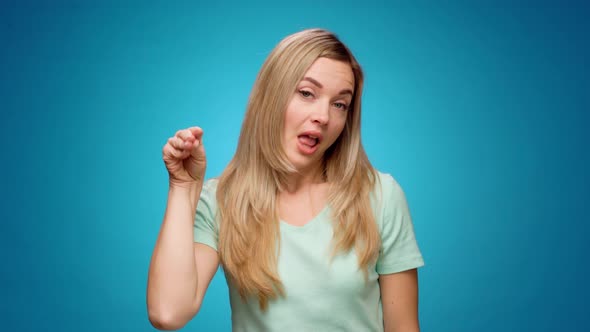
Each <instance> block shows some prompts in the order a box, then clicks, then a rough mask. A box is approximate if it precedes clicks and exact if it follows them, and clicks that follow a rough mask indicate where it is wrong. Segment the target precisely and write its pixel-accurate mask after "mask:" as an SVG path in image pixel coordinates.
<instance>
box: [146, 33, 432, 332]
mask: <svg viewBox="0 0 590 332" xmlns="http://www.w3.org/2000/svg"><path fill="white" fill-rule="evenodd" d="M362 87H363V74H362V71H361V67H360V66H359V64H358V63H357V61H356V59H355V58H354V56H353V55H352V53H351V52H350V51H349V49H348V48H347V47H346V46H345V45H344V44H343V43H342V42H340V40H339V39H338V38H337V37H336V36H335V35H334V34H332V33H330V32H328V31H325V30H320V29H311V30H304V31H301V32H298V33H295V34H293V35H290V36H288V37H286V38H285V39H283V40H282V41H281V42H280V43H279V44H278V45H277V46H276V47H275V49H274V50H273V51H272V52H271V54H270V55H269V56H268V58H267V59H266V61H265V63H264V64H263V66H262V68H261V70H260V73H259V75H258V78H257V80H256V82H255V84H254V88H253V90H252V93H251V96H250V100H249V103H248V107H247V112H246V116H245V119H244V122H243V126H242V131H241V134H240V139H239V143H238V147H237V151H236V153H235V156H234V158H233V159H232V161H231V162H230V163H229V165H228V166H227V168H226V169H225V170H224V172H223V174H221V176H220V177H219V178H218V179H210V180H207V181H206V180H205V179H204V174H205V167H206V158H205V149H204V144H203V139H202V138H203V130H202V129H201V128H198V127H192V128H188V129H184V130H180V131H178V132H177V133H176V134H175V135H174V136H173V137H171V138H170V139H169V140H168V142H167V143H166V145H165V146H164V148H163V159H164V162H165V164H166V167H167V169H168V172H169V180H170V186H169V192H168V203H167V207H166V213H165V216H164V221H163V223H162V226H161V231H160V234H159V237H158V240H157V243H156V246H155V249H154V252H153V257H152V261H151V265H150V270H149V278H148V289H147V304H148V313H149V319H150V321H151V322H152V324H153V325H154V326H155V327H156V328H158V329H164V330H167V329H178V328H181V327H182V326H184V325H185V324H186V323H187V322H188V321H189V320H190V319H191V318H192V317H194V316H195V315H196V314H197V313H198V311H199V308H200V307H201V303H202V301H203V297H204V295H205V292H206V290H207V287H208V285H209V282H210V281H211V279H212V277H213V275H214V274H215V272H216V271H217V268H218V266H219V265H220V264H221V266H222V267H223V270H224V272H225V275H226V279H227V282H228V287H229V291H230V302H231V308H232V326H233V330H234V331H383V330H385V331H419V323H418V281H417V272H416V268H418V267H420V266H422V265H423V264H424V263H423V259H422V256H421V253H420V250H419V248H418V245H417V243H416V239H415V236H414V229H413V225H412V221H411V218H410V214H409V211H408V206H407V203H406V199H405V196H404V193H403V191H402V189H401V188H400V186H399V185H398V184H397V183H396V181H395V180H394V179H393V178H392V177H391V176H390V175H387V174H384V173H380V172H378V171H376V170H375V169H374V168H373V167H372V166H371V164H370V162H369V160H368V159H367V156H366V154H365V152H364V149H363V147H362V145H361V136H360V121H361V93H362Z"/></svg>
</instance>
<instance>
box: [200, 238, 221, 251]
mask: <svg viewBox="0 0 590 332" xmlns="http://www.w3.org/2000/svg"><path fill="white" fill-rule="evenodd" d="M195 242H196V243H202V244H204V245H206V246H209V247H211V248H213V250H215V251H217V243H216V241H215V239H213V237H211V236H209V235H206V234H201V235H195Z"/></svg>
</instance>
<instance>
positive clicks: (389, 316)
mask: <svg viewBox="0 0 590 332" xmlns="http://www.w3.org/2000/svg"><path fill="white" fill-rule="evenodd" d="M353 88H354V75H353V72H352V70H351V68H350V66H349V65H348V64H347V63H344V62H339V61H335V60H331V59H326V58H320V59H318V60H316V61H315V62H314V63H313V64H312V66H311V67H310V68H309V70H308V71H307V72H306V74H305V78H304V79H303V80H302V81H301V82H300V84H299V85H298V86H297V89H296V91H294V94H293V97H292V99H291V101H290V102H289V105H288V107H287V110H286V113H285V123H284V133H283V148H284V149H285V152H286V154H287V157H288V158H289V160H290V161H291V163H292V164H293V165H294V166H295V167H296V168H297V170H298V172H297V173H295V174H293V175H292V176H291V177H290V178H289V179H288V183H287V190H285V191H283V192H281V193H280V194H279V214H280V217H281V219H282V220H284V221H286V222H289V223H291V224H293V225H297V226H301V225H304V224H305V223H306V222H307V221H309V220H311V219H312V218H313V216H315V215H316V214H317V213H319V211H320V210H321V209H322V208H323V206H324V205H325V204H326V202H327V195H328V184H327V183H325V182H324V181H323V179H322V176H321V160H322V157H323V155H324V152H325V151H326V150H327V149H328V148H329V147H330V146H331V145H332V144H333V143H334V142H335V141H336V139H337V138H338V136H339V135H340V133H341V132H342V130H343V128H344V124H345V122H346V118H347V116H346V114H347V112H348V110H347V108H348V105H350V102H351V98H352V93H353V92H354V91H352V89H353ZM310 130H312V131H316V132H319V133H321V135H322V140H321V141H320V143H319V146H318V149H317V150H316V151H315V152H314V153H313V154H311V155H308V154H304V153H301V152H300V151H299V149H298V147H297V144H298V137H297V136H299V135H300V134H301V133H303V132H306V131H310ZM162 156H163V160H164V163H165V165H166V168H167V170H168V173H169V192H168V202H167V206H166V213H165V215H164V220H163V222H162V226H161V228H160V233H159V235H158V240H157V242H156V245H155V248H154V252H153V255H152V260H151V263H150V268H149V273H148V287H147V307H148V317H149V320H150V322H151V323H152V325H153V326H154V327H156V328H158V329H160V330H177V329H180V328H182V327H183V326H184V325H186V323H188V321H190V320H191V319H192V318H193V317H194V316H195V315H196V314H197V313H198V311H199V309H200V307H201V304H202V302H203V298H204V296H205V292H206V290H207V288H208V286H209V283H210V282H211V280H212V278H213V276H214V275H215V272H216V271H217V269H218V267H219V263H220V260H219V256H218V254H217V252H216V251H215V250H213V249H212V248H210V247H208V246H206V245H203V244H200V243H194V239H193V218H194V212H195V210H196V206H197V202H198V200H199V196H200V194H201V188H202V186H203V183H204V175H205V169H206V157H205V149H204V144H203V130H202V129H201V128H199V127H191V128H187V129H184V130H180V131H178V132H177V133H176V134H175V135H174V136H173V137H171V138H170V139H168V141H167V143H166V144H165V146H164V148H163V149H162ZM379 283H380V287H381V297H382V302H383V320H384V327H385V331H388V332H389V331H408V332H409V331H419V326H418V282H417V273H416V270H415V269H414V270H409V271H405V272H400V273H395V274H388V275H381V276H380V277H379Z"/></svg>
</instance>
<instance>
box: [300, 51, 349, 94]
mask: <svg viewBox="0 0 590 332" xmlns="http://www.w3.org/2000/svg"><path fill="white" fill-rule="evenodd" d="M305 77H311V78H314V79H316V80H317V81H319V82H320V83H321V84H322V85H325V86H332V87H334V88H338V89H344V88H347V89H351V90H352V89H353V88H354V73H353V72H352V68H351V67H350V64H348V63H347V62H344V61H338V60H333V59H328V58H318V59H316V60H315V61H314V62H313V64H312V65H311V66H310V67H309V69H308V70H307V72H306V73H305Z"/></svg>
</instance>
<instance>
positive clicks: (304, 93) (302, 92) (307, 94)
mask: <svg viewBox="0 0 590 332" xmlns="http://www.w3.org/2000/svg"><path fill="white" fill-rule="evenodd" d="M299 94H300V95H301V97H303V98H311V97H313V93H311V92H309V91H307V90H299Z"/></svg>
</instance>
